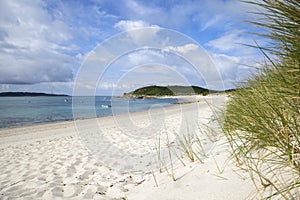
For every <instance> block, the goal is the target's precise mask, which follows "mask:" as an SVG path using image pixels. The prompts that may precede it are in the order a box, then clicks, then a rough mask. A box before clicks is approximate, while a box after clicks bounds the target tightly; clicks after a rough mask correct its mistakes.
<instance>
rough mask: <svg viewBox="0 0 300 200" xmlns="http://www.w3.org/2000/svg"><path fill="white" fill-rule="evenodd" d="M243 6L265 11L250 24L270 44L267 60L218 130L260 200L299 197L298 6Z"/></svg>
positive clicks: (272, 0) (268, 2)
mask: <svg viewBox="0 0 300 200" xmlns="http://www.w3.org/2000/svg"><path fill="white" fill-rule="evenodd" d="M248 3H253V4H256V5H258V6H259V7H261V8H263V9H264V11H265V12H263V13H257V14H259V15H261V16H263V17H264V20H263V21H258V22H253V23H254V24H255V25H259V26H261V27H263V28H264V29H265V30H267V33H266V34H261V35H263V36H264V37H267V38H268V39H271V41H272V43H271V45H272V46H271V47H268V48H261V49H263V53H264V54H265V55H266V57H267V59H268V61H269V62H268V63H266V64H264V68H263V70H261V72H260V73H259V74H258V75H255V76H253V77H252V78H251V79H250V80H248V81H247V82H245V83H244V84H242V85H241V89H238V90H237V91H235V92H234V93H233V95H231V99H230V101H229V102H228V105H227V110H226V113H225V124H224V128H223V129H224V132H225V134H226V136H227V138H228V139H229V142H230V144H231V146H232V148H233V150H234V153H235V157H236V158H237V160H238V161H239V163H240V164H241V165H243V166H244V167H246V169H247V171H249V173H250V175H251V177H252V180H253V182H254V183H255V184H256V186H257V188H258V192H259V195H260V196H259V197H260V198H266V199H271V198H272V199H300V191H299V190H300V66H299V63H300V62H299V61H300V37H299V35H300V2H299V0H262V1H258V2H248ZM267 54H273V56H272V57H274V56H276V61H274V59H272V58H269V57H268V56H267Z"/></svg>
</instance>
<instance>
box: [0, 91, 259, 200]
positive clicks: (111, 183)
mask: <svg viewBox="0 0 300 200" xmlns="http://www.w3.org/2000/svg"><path fill="white" fill-rule="evenodd" d="M195 98H196V97H195ZM224 99H225V96H222V95H221V96H220V95H216V96H212V97H197V98H196V100H197V101H196V102H195V103H190V104H183V105H174V106H171V107H168V108H155V109H152V110H150V111H145V112H138V113H131V114H130V115H119V116H111V117H103V118H97V119H87V120H78V121H76V122H73V121H70V122H61V123H53V124H44V125H36V126H28V127H19V128H10V129H1V130H0V169H1V171H0V199H128V200H140V199H161V200H166V199H170V200H171V199H175V200H177V199H178V200H179V199H187V200H188V199H206V200H209V199H218V200H220V199H231V200H232V199H237V200H241V199H249V198H252V196H253V194H254V192H255V188H254V186H253V185H252V183H251V180H250V178H249V177H248V174H247V173H244V172H242V171H241V170H240V169H239V168H238V167H237V166H236V165H235V163H234V161H233V160H231V159H230V158H229V157H230V147H229V146H228V144H226V140H225V139H224V137H223V136H221V135H213V136H212V137H210V136H209V137H208V136H203V137H202V136H201V137H200V138H201V141H202V142H203V152H202V155H201V158H200V159H196V160H195V161H194V162H189V161H188V160H187V158H185V157H184V156H183V157H182V156H181V155H178V157H177V158H176V157H174V156H173V159H172V160H169V161H168V160H167V159H166V157H162V158H161V159H162V160H161V162H159V161H158V160H157V159H155V158H156V157H157V155H158V151H157V149H158V148H157V147H158V138H159V141H161V148H162V151H163V146H166V145H165V144H166V141H169V143H168V144H170V145H173V146H174V149H175V148H176V147H175V146H176V145H177V144H176V142H175V140H176V137H177V135H176V134H180V132H181V131H184V130H186V129H187V128H188V127H190V124H189V122H191V123H194V124H193V125H192V126H191V129H193V130H194V129H195V127H196V126H197V125H199V124H211V121H212V120H211V117H212V116H213V111H212V110H211V107H210V106H209V105H208V104H207V102H210V103H212V104H213V105H214V104H218V102H221V103H224ZM195 113H197V114H196V115H195ZM175 133H176V134H175ZM158 136H160V137H158ZM166 136H167V138H166ZM177 150H178V148H177ZM171 151H173V150H171ZM174 151H175V150H174ZM177 153H178V151H177ZM166 155H167V154H166ZM158 166H162V167H161V169H162V170H161V171H162V172H161V173H160V172H159V170H158V168H159V167H158ZM171 166H173V169H174V177H175V179H176V181H173V180H172V179H171V177H170V172H171V171H172V170H171V169H172V168H171Z"/></svg>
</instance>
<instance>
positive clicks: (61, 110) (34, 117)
mask: <svg viewBox="0 0 300 200" xmlns="http://www.w3.org/2000/svg"><path fill="white" fill-rule="evenodd" d="M177 101H178V99H176V98H175V99H174V98H152V99H127V98H117V97H111V96H96V97H83V96H81V97H63V96H40V97H28V96H26V97H0V129H1V128H10V127H19V126H29V125H35V124H42V123H52V122H60V121H71V120H74V119H88V118H94V117H105V116H111V115H115V114H125V113H128V112H130V113H133V112H139V111H145V110H148V109H150V108H155V107H168V106H171V105H172V103H174V102H177ZM74 111H76V112H74Z"/></svg>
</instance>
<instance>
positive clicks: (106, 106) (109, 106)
mask: <svg viewBox="0 0 300 200" xmlns="http://www.w3.org/2000/svg"><path fill="white" fill-rule="evenodd" d="M101 108H111V105H103V104H102V105H101Z"/></svg>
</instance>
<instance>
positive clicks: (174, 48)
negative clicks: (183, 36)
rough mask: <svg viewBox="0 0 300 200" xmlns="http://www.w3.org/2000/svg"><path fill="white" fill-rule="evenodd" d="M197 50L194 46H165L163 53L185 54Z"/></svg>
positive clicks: (196, 46)
mask: <svg viewBox="0 0 300 200" xmlns="http://www.w3.org/2000/svg"><path fill="white" fill-rule="evenodd" d="M198 48H199V46H198V45H196V44H192V43H190V44H185V45H183V46H167V47H166V48H165V49H164V51H174V52H176V53H179V54H187V53H190V52H192V51H195V50H197V49H198Z"/></svg>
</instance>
